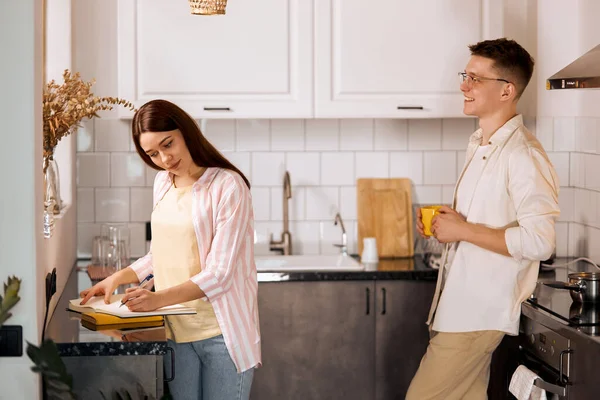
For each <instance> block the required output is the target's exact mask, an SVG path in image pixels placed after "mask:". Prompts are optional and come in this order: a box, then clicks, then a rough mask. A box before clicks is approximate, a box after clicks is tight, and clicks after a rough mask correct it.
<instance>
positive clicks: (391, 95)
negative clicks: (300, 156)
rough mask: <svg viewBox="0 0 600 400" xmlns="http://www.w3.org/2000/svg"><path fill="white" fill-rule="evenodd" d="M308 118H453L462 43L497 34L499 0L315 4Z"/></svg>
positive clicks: (329, 0)
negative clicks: (312, 109)
mask: <svg viewBox="0 0 600 400" xmlns="http://www.w3.org/2000/svg"><path fill="white" fill-rule="evenodd" d="M314 14H315V116H316V117H330V118H331V117H334V118H336V117H339V118H343V117H353V118H361V117H371V118H378V117H379V118H384V117H385V118H439V117H454V116H456V117H460V116H464V115H463V114H462V103H463V96H462V94H461V92H460V90H459V81H458V76H457V73H458V72H459V71H463V70H464V68H465V65H466V63H467V61H468V59H469V55H470V53H469V50H468V48H467V45H469V44H473V43H476V42H478V41H480V40H483V39H490V38H497V37H501V36H502V32H503V28H502V26H503V2H502V1H498V0H371V1H365V0H315V11H314Z"/></svg>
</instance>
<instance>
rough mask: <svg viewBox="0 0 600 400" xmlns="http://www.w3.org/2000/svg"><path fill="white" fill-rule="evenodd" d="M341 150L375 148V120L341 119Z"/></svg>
mask: <svg viewBox="0 0 600 400" xmlns="http://www.w3.org/2000/svg"><path fill="white" fill-rule="evenodd" d="M340 150H342V151H346V150H373V120H372V119H342V120H340Z"/></svg>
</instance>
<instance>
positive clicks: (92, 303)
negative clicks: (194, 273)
mask: <svg viewBox="0 0 600 400" xmlns="http://www.w3.org/2000/svg"><path fill="white" fill-rule="evenodd" d="M122 297H123V295H122V294H120V295H113V296H111V298H110V302H109V304H106V303H105V302H104V297H103V296H98V297H93V298H91V299H90V300H89V301H88V302H87V303H86V304H83V305H82V304H81V299H73V300H70V301H69V308H68V310H69V311H74V312H78V313H81V325H83V326H84V327H86V328H88V329H91V330H94V331H96V330H107V329H116V330H120V329H139V328H149V327H157V326H162V325H163V324H164V318H163V316H164V315H182V314H196V310H195V309H194V308H191V307H186V306H184V305H182V304H174V305H171V306H166V307H162V308H159V309H158V310H154V311H143V312H136V311H130V310H129V309H128V308H127V306H123V307H121V298H122Z"/></svg>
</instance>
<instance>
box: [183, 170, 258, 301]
mask: <svg viewBox="0 0 600 400" xmlns="http://www.w3.org/2000/svg"><path fill="white" fill-rule="evenodd" d="M217 207H218V208H217V217H216V223H215V224H216V229H215V235H214V237H213V240H212V243H211V246H210V251H209V253H208V255H207V257H206V263H205V267H204V268H203V269H202V271H201V272H200V273H198V274H196V275H194V276H193V277H191V280H192V282H194V283H195V284H196V285H198V287H200V289H201V290H202V291H203V292H204V293H205V294H206V297H207V298H208V300H210V301H213V300H215V299H217V298H219V297H220V296H222V295H223V294H225V293H226V292H227V291H228V290H229V288H230V287H231V285H232V283H233V277H234V273H235V269H236V268H239V267H240V265H241V264H242V262H243V259H244V257H246V254H245V252H246V251H247V245H248V243H247V242H248V240H249V239H248V235H251V234H252V233H251V232H252V223H253V215H252V199H251V196H250V189H248V187H247V186H246V184H245V183H244V181H243V179H242V178H241V177H236V178H235V179H234V183H233V186H232V188H230V189H229V190H227V191H226V193H225V194H224V195H223V198H222V200H220V201H219V204H218V206H217Z"/></svg>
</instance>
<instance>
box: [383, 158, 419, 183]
mask: <svg viewBox="0 0 600 400" xmlns="http://www.w3.org/2000/svg"><path fill="white" fill-rule="evenodd" d="M390 177H392V178H408V179H410V180H411V181H412V182H413V184H415V185H421V184H422V183H423V153H422V152H420V151H414V152H408V151H406V152H391V153H390Z"/></svg>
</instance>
